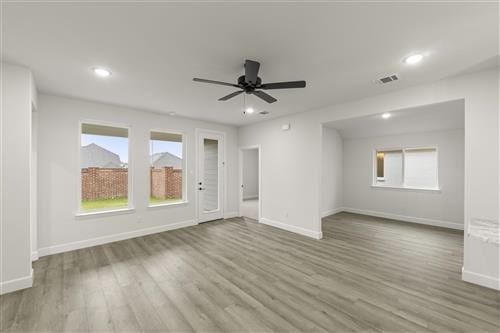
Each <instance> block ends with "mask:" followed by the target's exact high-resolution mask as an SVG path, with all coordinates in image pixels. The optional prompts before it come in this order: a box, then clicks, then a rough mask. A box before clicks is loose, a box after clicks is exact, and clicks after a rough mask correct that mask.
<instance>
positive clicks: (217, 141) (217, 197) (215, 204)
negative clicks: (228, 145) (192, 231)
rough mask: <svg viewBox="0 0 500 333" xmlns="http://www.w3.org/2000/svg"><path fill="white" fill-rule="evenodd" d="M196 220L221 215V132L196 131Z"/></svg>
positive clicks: (222, 164)
mask: <svg viewBox="0 0 500 333" xmlns="http://www.w3.org/2000/svg"><path fill="white" fill-rule="evenodd" d="M197 140H198V171H197V177H198V180H197V183H196V185H197V186H196V190H197V192H198V222H206V221H212V220H217V219H221V218H222V217H223V201H222V198H223V196H222V189H223V183H224V156H223V152H224V149H223V148H224V142H223V134H221V133H215V132H210V131H204V130H199V131H198V139H197Z"/></svg>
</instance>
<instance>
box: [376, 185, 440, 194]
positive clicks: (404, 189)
mask: <svg viewBox="0 0 500 333" xmlns="http://www.w3.org/2000/svg"><path fill="white" fill-rule="evenodd" d="M371 187H373V188H383V189H391V190H403V191H414V192H438V193H440V192H441V189H440V188H424V187H406V186H390V185H378V184H374V185H371Z"/></svg>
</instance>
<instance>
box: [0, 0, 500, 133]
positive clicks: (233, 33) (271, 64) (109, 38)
mask: <svg viewBox="0 0 500 333" xmlns="http://www.w3.org/2000/svg"><path fill="white" fill-rule="evenodd" d="M3 6H4V10H3V17H2V22H3V23H2V24H3V25H2V27H3V37H4V40H3V50H2V51H3V52H2V56H3V57H4V60H6V61H7V62H12V63H17V64H21V65H25V66H27V67H29V68H31V69H32V70H33V73H34V75H35V80H36V84H37V86H38V88H39V90H40V91H42V92H46V93H51V94H58V95H65V96H74V97H78V98H82V99H88V100H94V101H102V102H107V103H113V104H118V105H126V106H131V107H137V108H141V109H145V110H152V111H157V112H165V113H169V112H176V113H177V114H178V115H181V116H186V117H194V118H200V119H208V120H213V121H217V122H221V123H228V124H235V125H244V124H247V123H251V122H255V121H259V120H263V119H269V118H273V117H278V116H282V115H286V114H291V113H296V112H300V111H306V110H311V109H314V108H318V107H322V106H326V105H328V104H332V103H338V102H342V101H346V100H350V99H358V98H363V97H366V96H370V95H376V94H381V93H386V92H389V91H392V90H395V89H400V88H403V87H407V86H410V85H415V84H419V83H424V82H430V81H435V80H438V79H441V78H444V77H447V76H450V75H454V74H456V73H458V72H461V71H464V70H466V69H467V68H469V67H471V66H476V65H477V64H479V63H481V62H483V61H485V60H488V59H491V58H492V57H495V56H497V55H498V34H499V33H498V3H476V4H474V3H420V4H419V3H399V4H398V3H389V2H386V3H371V4H369V3H363V4H362V3H311V4H307V3H290V2H288V3H276V2H274V3H262V2H259V3H227V2H226V3H223V2H218V3H213V2H209V3H192V2H189V3H157V2H156V3H154V2H153V3H130V2H129V3H96V2H93V3H74V2H66V3H54V2H53V3H4V4H3ZM413 52H425V53H427V54H428V56H427V57H426V58H425V59H424V61H423V62H422V63H420V64H419V65H417V66H413V67H411V66H409V65H404V64H403V63H402V62H401V59H402V58H403V57H404V56H405V55H408V54H410V53H413ZM245 59H252V60H257V61H260V62H261V72H260V76H261V77H262V78H263V81H265V82H274V81H287V80H301V79H304V80H306V81H307V88H305V89H290V90H281V91H278V90H275V91H272V95H273V96H275V97H276V98H277V99H278V102H276V103H274V104H272V105H269V104H267V103H265V102H261V101H260V100H258V99H257V98H256V97H254V96H248V97H247V102H248V104H251V105H252V106H254V108H256V109H257V110H258V111H261V110H266V111H270V112H271V114H270V115H267V116H261V115H253V116H248V117H245V116H243V115H242V113H241V109H242V106H243V95H240V96H238V97H237V98H234V99H233V100H230V101H228V102H218V101H217V99H218V98H219V97H222V96H224V95H226V94H228V93H231V92H232V91H234V90H233V89H232V88H230V87H224V86H212V85H207V84H202V83H196V82H193V81H192V78H193V77H202V78H208V79H214V80H221V81H235V80H236V78H237V77H238V76H239V75H241V74H242V73H243V62H244V60H245ZM96 65H103V66H108V67H109V68H111V69H112V71H113V76H112V77H111V78H109V79H106V80H103V79H98V78H96V77H94V76H93V75H92V73H91V72H90V70H89V69H90V68H91V67H92V66H96ZM392 73H398V74H399V75H400V77H401V80H400V81H398V82H394V83H390V84H387V85H378V84H375V83H374V82H373V80H375V79H376V78H378V77H381V76H385V75H386V74H392Z"/></svg>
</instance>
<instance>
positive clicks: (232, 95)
mask: <svg viewBox="0 0 500 333" xmlns="http://www.w3.org/2000/svg"><path fill="white" fill-rule="evenodd" d="M242 92H243V90H240V91H235V92H234V93H230V94H229V95H227V96H224V97H221V98H219V101H227V100H228V99H230V98H233V97H234V96H238V95H239V94H241V93H242Z"/></svg>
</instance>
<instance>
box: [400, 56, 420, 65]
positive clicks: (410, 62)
mask: <svg viewBox="0 0 500 333" xmlns="http://www.w3.org/2000/svg"><path fill="white" fill-rule="evenodd" d="M422 59H424V56H423V55H421V54H413V55H411V56H408V57H406V58H404V60H403V62H404V63H405V64H408V65H415V64H418V63H419V62H421V61H422Z"/></svg>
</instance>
